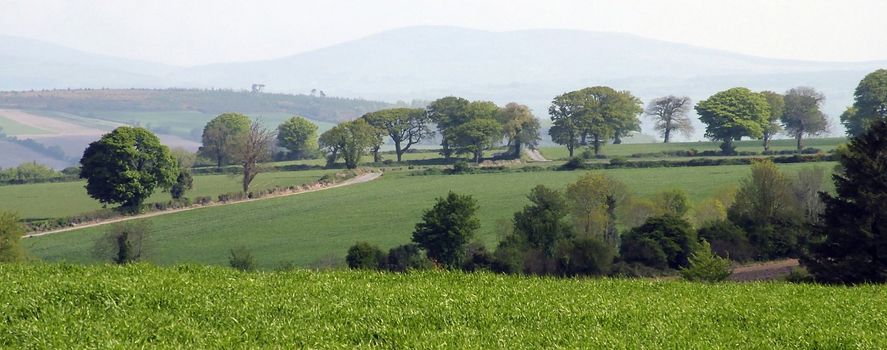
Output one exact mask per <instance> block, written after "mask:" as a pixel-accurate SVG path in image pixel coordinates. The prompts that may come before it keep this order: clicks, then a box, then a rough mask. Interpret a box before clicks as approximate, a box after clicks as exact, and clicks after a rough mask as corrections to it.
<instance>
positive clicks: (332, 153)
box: [320, 119, 378, 169]
mask: <svg viewBox="0 0 887 350" xmlns="http://www.w3.org/2000/svg"><path fill="white" fill-rule="evenodd" d="M377 141H378V136H377V129H376V128H374V127H372V126H371V125H370V124H369V123H367V122H366V120H364V119H357V120H353V121H347V122H342V123H339V125H336V126H335V127H333V128H332V129H330V130H327V131H326V132H324V133H323V134H321V135H320V144H321V146H322V147H324V148H325V149H326V150H327V152H328V154H329V155H328V157H327V165H331V164H332V163H333V162H335V161H336V159H337V158H338V157H339V156H341V157H342V158H344V159H345V166H346V167H347V168H348V169H355V168H357V166H358V165H359V164H360V158H361V157H362V156H363V155H364V154H366V152H367V151H368V150H369V149H370V148H371V147H373V146H374V145H376V144H377Z"/></svg>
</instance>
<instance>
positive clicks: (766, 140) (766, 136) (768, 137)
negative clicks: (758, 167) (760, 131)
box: [764, 132, 770, 152]
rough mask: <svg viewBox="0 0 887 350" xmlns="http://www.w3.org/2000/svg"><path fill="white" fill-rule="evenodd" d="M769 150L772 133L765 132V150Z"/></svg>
mask: <svg viewBox="0 0 887 350" xmlns="http://www.w3.org/2000/svg"><path fill="white" fill-rule="evenodd" d="M769 150H770V134H769V133H766V132H765V133H764V152H767V151H769Z"/></svg>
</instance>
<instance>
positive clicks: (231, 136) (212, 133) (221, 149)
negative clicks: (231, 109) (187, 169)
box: [199, 113, 250, 168]
mask: <svg viewBox="0 0 887 350" xmlns="http://www.w3.org/2000/svg"><path fill="white" fill-rule="evenodd" d="M249 126H250V120H249V117H247V116H245V115H243V114H238V113H224V114H220V115H219V116H218V117H215V118H214V119H213V120H210V121H209V122H208V123H206V126H205V127H204V128H203V146H201V147H200V150H199V153H200V154H201V155H202V156H204V157H207V158H210V159H214V160H215V161H216V166H217V167H219V168H221V167H222V165H226V164H229V162H231V161H232V158H233V154H234V152H235V151H236V147H237V146H238V144H239V143H240V142H241V140H240V138H242V137H244V136H245V135H246V133H247V131H249Z"/></svg>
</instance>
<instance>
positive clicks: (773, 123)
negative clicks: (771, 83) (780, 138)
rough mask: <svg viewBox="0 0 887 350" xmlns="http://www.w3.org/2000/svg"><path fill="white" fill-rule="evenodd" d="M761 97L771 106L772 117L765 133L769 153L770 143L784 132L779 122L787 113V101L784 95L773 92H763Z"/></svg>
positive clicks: (769, 117) (765, 149)
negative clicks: (775, 136)
mask: <svg viewBox="0 0 887 350" xmlns="http://www.w3.org/2000/svg"><path fill="white" fill-rule="evenodd" d="M761 95H762V96H764V98H765V99H767V104H769V105H770V115H769V116H768V118H767V119H768V120H769V123H768V124H767V127H765V128H764V133H763V140H764V151H769V150H770V141H771V140H772V139H773V135H776V134H777V133H779V132H780V131H782V125H780V124H779V122H780V119H781V118H782V114H783V112H784V111H785V99H784V98H783V96H782V95H780V94H778V93H775V92H773V91H761Z"/></svg>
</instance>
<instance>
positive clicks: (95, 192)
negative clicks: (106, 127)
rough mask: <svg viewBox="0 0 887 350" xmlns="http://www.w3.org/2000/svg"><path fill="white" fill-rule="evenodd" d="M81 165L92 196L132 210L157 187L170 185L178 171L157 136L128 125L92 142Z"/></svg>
mask: <svg viewBox="0 0 887 350" xmlns="http://www.w3.org/2000/svg"><path fill="white" fill-rule="evenodd" d="M80 165H81V167H80V178H81V179H86V192H87V193H88V194H89V196H90V197H92V198H95V199H97V200H98V201H99V202H101V203H104V204H115V203H116V204H121V206H122V207H123V208H126V209H130V210H139V209H140V206H141V204H142V202H144V200H145V199H147V198H148V197H150V196H151V194H152V193H154V189H155V188H164V189H168V188H170V187H171V186H172V185H173V183H174V182H175V180H176V175H178V173H179V169H178V166H177V162H176V160H175V159H174V158H173V156H172V155H171V154H170V152H169V149H168V148H167V147H166V146H164V145H162V144H160V140H159V139H158V138H157V136H155V135H154V134H152V133H151V132H150V131H148V130H146V129H143V128H132V127H128V126H121V127H119V128H117V129H114V131H111V132H110V133H107V134H105V135H103V136H102V138H101V139H99V140H98V141H95V142H93V143H90V144H89V146H88V147H87V148H86V150H85V151H84V152H83V158H81V159H80Z"/></svg>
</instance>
